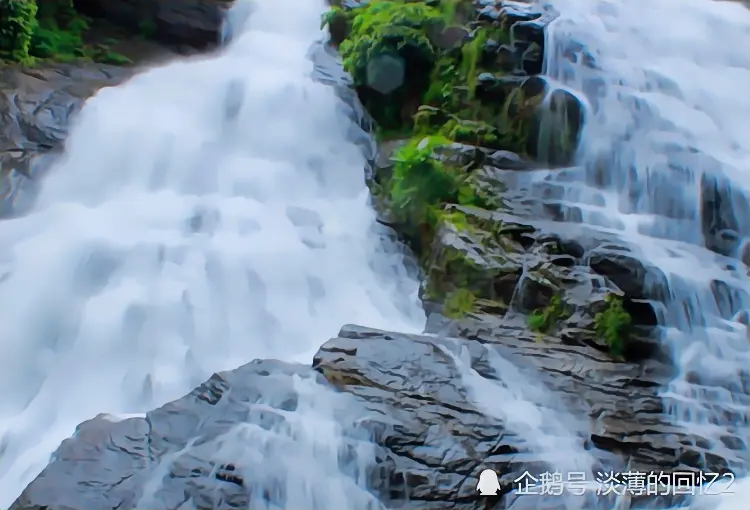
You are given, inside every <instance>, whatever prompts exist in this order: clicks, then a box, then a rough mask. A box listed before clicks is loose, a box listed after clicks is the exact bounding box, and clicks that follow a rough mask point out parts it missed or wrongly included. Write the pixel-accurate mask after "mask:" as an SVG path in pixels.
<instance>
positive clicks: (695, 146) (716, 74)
mask: <svg viewBox="0 0 750 510" xmlns="http://www.w3.org/2000/svg"><path fill="white" fill-rule="evenodd" d="M549 3H550V4H551V5H552V7H553V8H554V9H555V10H556V11H557V12H559V13H560V14H561V16H560V18H559V19H558V20H556V21H555V22H554V23H553V24H552V26H551V28H550V30H548V34H547V36H548V40H547V50H546V54H547V56H548V58H547V62H546V68H547V69H546V72H547V74H548V75H550V76H551V78H553V79H554V80H556V81H558V82H560V83H562V84H564V85H565V86H567V87H571V88H573V89H575V90H577V91H579V92H581V93H583V94H585V95H586V97H587V98H588V100H589V102H590V104H591V111H590V115H589V117H590V118H589V119H588V120H587V124H586V127H585V130H584V134H583V138H582V143H581V147H580V153H579V162H580V166H579V167H578V168H575V169H571V170H567V171H565V172H560V173H558V174H555V173H552V174H550V175H549V176H547V179H548V180H555V179H558V180H559V182H560V183H561V185H563V186H565V187H566V188H567V197H568V204H567V206H568V210H569V211H570V214H569V220H570V221H583V222H585V223H590V224H592V225H597V226H599V227H601V228H602V229H603V230H607V231H609V232H614V233H618V234H619V235H620V236H621V238H622V239H623V240H624V241H625V243H627V244H628V245H629V246H631V247H632V249H633V251H634V252H635V253H636V254H637V256H639V257H640V258H642V259H643V260H645V261H646V262H647V264H648V265H651V266H654V267H656V268H659V270H660V271H661V272H663V275H658V274H654V275H652V279H651V280H652V281H653V282H654V283H653V284H652V285H651V286H650V287H651V288H649V289H647V290H648V292H649V293H650V295H649V297H651V298H652V299H655V300H658V301H661V302H663V303H664V305H665V306H664V307H663V308H659V310H660V312H659V315H660V317H659V319H660V322H661V324H662V327H663V338H664V342H665V343H666V344H667V345H668V346H669V347H670V349H671V351H672V353H673V358H674V360H675V364H676V365H677V367H678V369H679V372H680V374H679V375H678V377H677V378H676V379H675V380H674V382H673V383H672V384H671V385H670V386H669V387H668V388H666V389H665V391H664V397H665V399H666V401H667V404H668V406H669V410H670V412H671V414H672V415H673V416H674V419H675V420H676V421H677V422H678V423H681V424H682V425H683V426H684V427H685V428H686V429H688V430H690V431H691V432H693V433H695V434H696V435H698V436H701V437H703V438H705V444H707V445H708V447H707V449H708V450H710V451H712V452H714V453H719V454H721V455H722V456H725V457H727V458H728V459H730V468H732V469H733V470H734V471H735V472H737V473H739V474H746V473H747V471H748V468H749V467H750V466H749V463H750V452H749V450H750V424H749V418H748V413H749V412H750V397H749V396H748V395H749V394H750V387H749V386H750V377H749V376H748V367H750V357H749V355H748V350H749V347H750V346H749V342H748V338H749V337H748V331H747V325H745V324H742V323H741V321H737V318H738V317H741V316H742V315H743V314H746V313H747V312H746V310H747V309H748V308H749V307H750V292H749V289H750V278H748V268H747V266H745V265H743V264H742V263H741V262H740V261H739V260H738V258H739V257H740V256H741V249H742V247H743V244H744V243H746V242H747V239H748V237H750V204H749V202H748V197H749V196H750V95H748V93H747V91H748V90H750V52H748V48H750V11H748V10H747V9H746V8H745V7H744V6H743V5H742V4H741V3H738V2H718V1H709V0H659V1H658V2H651V1H647V0H595V1H589V2H579V1H575V0H551V1H550V2H549ZM555 175H557V177H555ZM583 189H587V191H586V192H585V193H584V192H582V190H583ZM586 194H588V196H598V199H599V200H592V201H591V203H588V204H586V205H584V206H582V207H579V206H578V205H577V204H576V203H575V202H576V200H577V198H578V197H580V196H583V195H586ZM602 204H603V205H602ZM732 490H735V491H742V492H743V494H744V496H742V497H737V498H735V499H731V498H727V499H726V500H722V498H720V497H717V496H711V497H708V496H707V497H704V498H703V500H702V501H700V503H696V504H701V505H715V504H719V503H721V505H723V506H721V508H722V509H724V510H730V509H737V510H740V509H744V508H746V506H747V503H746V501H747V498H748V497H750V486H749V485H748V484H747V482H741V483H740V482H738V483H735V484H734V486H733V488H732ZM743 498H744V501H742V500H743ZM708 500H711V501H708ZM701 508H703V507H701Z"/></svg>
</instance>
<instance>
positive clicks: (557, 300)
mask: <svg viewBox="0 0 750 510" xmlns="http://www.w3.org/2000/svg"><path fill="white" fill-rule="evenodd" d="M567 314H568V311H567V310H566V308H565V304H564V303H563V300H562V298H561V297H560V296H559V295H555V296H552V298H551V299H550V301H549V303H548V304H547V306H545V307H544V308H542V309H541V310H536V311H534V312H532V313H531V314H530V315H529V316H528V319H527V324H528V326H529V329H530V330H532V331H537V332H539V333H550V332H551V331H552V330H553V329H554V328H555V326H556V325H557V324H558V322H560V320H562V319H564V318H565V316H566V315H567Z"/></svg>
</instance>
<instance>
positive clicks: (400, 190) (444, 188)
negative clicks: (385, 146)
mask: <svg viewBox="0 0 750 510" xmlns="http://www.w3.org/2000/svg"><path fill="white" fill-rule="evenodd" d="M449 143H450V140H448V139H446V138H444V137H441V136H427V137H415V138H413V139H412V140H410V141H409V143H407V144H406V145H404V146H402V147H401V148H399V149H398V150H397V151H396V153H395V154H394V155H393V158H392V159H393V160H394V162H395V164H394V167H393V176H392V179H391V186H390V206H391V209H392V210H393V212H394V213H395V215H396V216H397V218H398V219H399V220H400V221H401V222H403V223H404V224H405V225H411V226H416V227H418V228H419V227H423V226H427V227H431V228H432V227H434V225H435V223H436V221H437V215H436V208H437V207H439V206H440V205H441V204H444V203H448V202H453V201H455V199H456V197H457V194H458V190H459V187H460V185H461V179H462V177H461V176H460V175H459V174H458V173H457V172H456V171H455V169H453V168H451V167H450V166H448V165H445V163H444V162H443V161H442V160H441V159H440V158H439V157H438V156H437V155H436V154H435V150H436V149H438V148H439V147H441V146H444V145H446V144H449Z"/></svg>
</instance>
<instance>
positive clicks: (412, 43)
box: [323, 0, 443, 129]
mask: <svg viewBox="0 0 750 510" xmlns="http://www.w3.org/2000/svg"><path fill="white" fill-rule="evenodd" d="M342 20H343V21H344V22H345V23H346V24H347V28H346V30H345V33H346V38H345V39H344V40H343V41H342V42H341V44H340V46H339V53H340V55H341V57H342V60H343V66H344V69H345V70H346V71H347V72H349V73H350V74H351V76H352V79H353V81H354V85H355V86H356V87H357V88H358V90H359V92H360V99H361V100H362V102H363V103H364V105H365V107H367V108H368V110H369V111H370V113H371V114H372V115H373V117H374V118H375V120H376V122H377V123H378V125H379V126H380V127H382V128H386V129H393V128H397V127H399V126H401V125H403V124H405V123H407V122H405V120H406V118H407V117H410V115H409V114H408V112H405V111H404V108H405V107H407V106H408V105H409V103H414V105H413V109H414V111H416V108H417V107H418V106H419V103H420V99H421V96H422V94H423V92H424V89H425V88H426V87H427V85H428V83H427V80H426V76H428V75H429V73H430V71H431V69H432V67H433V66H434V63H435V60H436V58H437V49H436V48H435V47H434V46H433V44H432V42H431V40H430V37H429V33H430V31H431V30H434V29H435V28H436V27H439V26H442V24H443V14H442V13H441V12H440V10H439V9H436V8H434V7H429V6H428V5H426V4H423V3H404V2H399V1H384V0H383V1H380V0H374V1H372V2H370V3H368V4H367V5H365V6H362V7H357V8H356V9H353V10H351V11H350V12H347V13H344V12H343V11H342V10H341V9H340V8H333V9H331V10H330V11H329V12H328V13H326V15H325V16H324V18H323V23H324V24H328V25H329V26H333V25H334V22H339V23H340V22H341V21H342ZM397 69H400V70H401V72H403V78H402V81H401V83H396V84H394V86H390V85H391V84H390V83H389V84H388V87H387V89H386V88H385V87H384V86H383V85H382V83H383V82H389V81H391V80H398V79H399V78H398V76H397V74H398V71H397ZM407 110H408V108H407ZM407 124H411V122H408V123H407Z"/></svg>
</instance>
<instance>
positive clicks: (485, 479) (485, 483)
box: [477, 469, 500, 496]
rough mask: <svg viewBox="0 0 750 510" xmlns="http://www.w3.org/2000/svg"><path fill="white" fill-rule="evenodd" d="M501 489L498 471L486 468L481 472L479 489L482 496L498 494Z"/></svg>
mask: <svg viewBox="0 0 750 510" xmlns="http://www.w3.org/2000/svg"><path fill="white" fill-rule="evenodd" d="M499 490H500V481H499V480H498V479H497V473H495V472H494V471H493V470H491V469H485V470H484V471H482V472H481V473H480V474H479V483H478V484H477V491H479V494H480V495H481V496H496V495H497V491H499Z"/></svg>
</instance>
